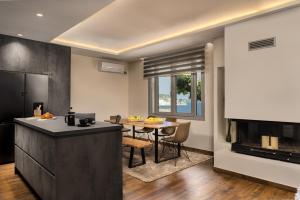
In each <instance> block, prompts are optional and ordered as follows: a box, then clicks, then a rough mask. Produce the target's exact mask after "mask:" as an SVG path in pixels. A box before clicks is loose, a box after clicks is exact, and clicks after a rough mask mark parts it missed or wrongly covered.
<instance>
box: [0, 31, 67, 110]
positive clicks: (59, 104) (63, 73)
mask: <svg viewBox="0 0 300 200" xmlns="http://www.w3.org/2000/svg"><path fill="white" fill-rule="evenodd" d="M70 65H71V48H70V47H65V46H60V45H55V44H50V43H44V42H38V41H33V40H27V39H22V38H17V37H12V36H7V35H1V34H0V70H7V71H19V72H28V73H38V74H49V90H48V92H49V95H48V96H49V99H48V109H49V111H50V112H52V113H54V114H55V115H64V114H65V113H67V112H68V110H69V107H70V76H71V66H70ZM37 87H38V85H37Z"/></svg>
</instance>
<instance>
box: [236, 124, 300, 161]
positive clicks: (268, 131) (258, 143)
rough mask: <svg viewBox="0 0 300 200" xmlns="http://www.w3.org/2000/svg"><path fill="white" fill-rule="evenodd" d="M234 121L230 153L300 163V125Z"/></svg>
mask: <svg viewBox="0 0 300 200" xmlns="http://www.w3.org/2000/svg"><path fill="white" fill-rule="evenodd" d="M234 121H236V132H237V139H236V142H235V143H233V144H232V148H231V149H232V151H235V152H237V153H243V154H248V155H253V156H259V157H264V158H270V159H276V160H281V161H286V162H293V163H300V124H298V123H287V122H270V121H252V120H234Z"/></svg>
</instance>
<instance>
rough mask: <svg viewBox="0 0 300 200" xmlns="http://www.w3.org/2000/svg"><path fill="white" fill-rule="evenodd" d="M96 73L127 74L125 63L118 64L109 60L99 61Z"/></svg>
mask: <svg viewBox="0 0 300 200" xmlns="http://www.w3.org/2000/svg"><path fill="white" fill-rule="evenodd" d="M98 71H100V72H110V73H119V74H127V71H126V64H125V63H118V62H116V61H110V60H99V63H98Z"/></svg>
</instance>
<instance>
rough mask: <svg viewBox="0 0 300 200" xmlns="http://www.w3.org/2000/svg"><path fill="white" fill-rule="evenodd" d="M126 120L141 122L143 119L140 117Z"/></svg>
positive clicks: (130, 117)
mask: <svg viewBox="0 0 300 200" xmlns="http://www.w3.org/2000/svg"><path fill="white" fill-rule="evenodd" d="M128 120H129V121H143V120H144V118H143V117H141V116H139V115H138V116H129V117H128Z"/></svg>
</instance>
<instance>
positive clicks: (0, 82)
mask: <svg viewBox="0 0 300 200" xmlns="http://www.w3.org/2000/svg"><path fill="white" fill-rule="evenodd" d="M48 79H49V78H48V75H41V74H30V73H20V72H8V71H0V93H1V95H0V164H5V163H11V162H14V118H18V117H31V116H33V109H34V108H33V104H34V103H36V102H40V103H43V107H44V110H47V106H48Z"/></svg>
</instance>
